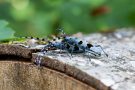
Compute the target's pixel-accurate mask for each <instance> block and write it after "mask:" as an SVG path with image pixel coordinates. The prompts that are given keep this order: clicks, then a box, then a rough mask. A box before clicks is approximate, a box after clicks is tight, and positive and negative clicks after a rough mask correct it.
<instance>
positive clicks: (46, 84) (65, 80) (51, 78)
mask: <svg viewBox="0 0 135 90" xmlns="http://www.w3.org/2000/svg"><path fill="white" fill-rule="evenodd" d="M13 61H14V60H13ZM0 68H1V70H0V90H95V89H94V88H92V87H90V86H88V85H86V84H84V83H82V82H80V81H78V80H76V79H74V78H72V77H70V76H67V75H65V74H64V73H59V72H57V71H55V70H52V69H49V68H46V67H43V68H42V67H38V66H35V65H31V63H24V62H11V61H1V62H0Z"/></svg>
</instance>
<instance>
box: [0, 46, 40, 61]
mask: <svg viewBox="0 0 135 90" xmlns="http://www.w3.org/2000/svg"><path fill="white" fill-rule="evenodd" d="M37 51H38V50H36V49H29V48H25V47H23V46H20V45H15V44H14V45H12V44H11V45H9V44H0V55H10V56H12V55H13V56H19V57H23V58H29V59H30V58H31V56H32V53H34V52H37Z"/></svg>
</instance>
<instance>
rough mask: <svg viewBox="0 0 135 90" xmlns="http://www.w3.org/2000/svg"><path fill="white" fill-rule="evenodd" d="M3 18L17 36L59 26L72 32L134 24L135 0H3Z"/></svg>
mask: <svg viewBox="0 0 135 90" xmlns="http://www.w3.org/2000/svg"><path fill="white" fill-rule="evenodd" d="M0 19H1V20H6V21H8V22H9V23H10V27H12V28H13V29H14V30H15V32H16V33H15V35H16V36H38V37H40V36H45V35H49V34H54V33H56V29H57V28H58V27H62V28H64V31H65V32H66V33H70V34H71V33H76V32H84V33H90V32H97V31H100V30H109V29H113V28H120V27H134V25H135V0H0ZM3 30H7V29H3ZM9 31H10V30H7V32H9ZM11 32H12V31H11ZM2 34H3V35H4V34H5V32H4V33H0V35H2ZM12 34H13V33H11V36H12ZM0 38H1V37H0Z"/></svg>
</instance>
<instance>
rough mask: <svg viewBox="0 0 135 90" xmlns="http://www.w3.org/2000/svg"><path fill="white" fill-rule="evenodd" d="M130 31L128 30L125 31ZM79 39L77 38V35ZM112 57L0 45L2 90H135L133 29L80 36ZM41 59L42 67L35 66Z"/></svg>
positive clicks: (0, 89)
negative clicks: (39, 58)
mask: <svg viewBox="0 0 135 90" xmlns="http://www.w3.org/2000/svg"><path fill="white" fill-rule="evenodd" d="M126 30H128V31H126ZM77 36H78V35H77ZM79 38H82V39H84V40H86V41H90V42H91V43H97V44H99V45H101V46H102V47H103V49H104V51H105V52H106V53H107V54H108V55H109V56H108V57H106V56H105V55H104V54H102V57H100V58H91V61H90V60H89V58H88V55H84V54H73V57H70V56H69V55H68V54H67V53H65V52H59V51H58V50H56V51H49V52H47V53H46V54H45V55H44V56H42V54H40V53H39V50H37V49H36V48H34V49H33V48H26V47H22V46H20V45H8V44H1V45H0V68H1V70H0V90H135V79H134V76H135V59H134V57H135V47H134V46H135V31H134V30H133V29H132V28H128V29H122V30H116V31H115V32H108V33H94V34H90V35H86V36H84V35H82V36H79ZM39 56H40V57H41V66H38V65H35V64H34V63H35V61H36V60H37V58H38V57H39Z"/></svg>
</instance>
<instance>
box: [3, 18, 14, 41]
mask: <svg viewBox="0 0 135 90" xmlns="http://www.w3.org/2000/svg"><path fill="white" fill-rule="evenodd" d="M7 25H8V22H7V21H4V20H0V41H3V40H6V39H11V38H15V36H14V33H15V31H14V30H12V29H11V28H9V27H7Z"/></svg>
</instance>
